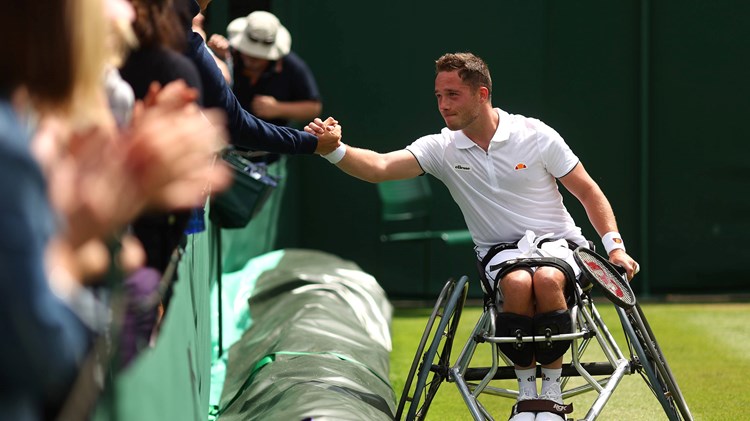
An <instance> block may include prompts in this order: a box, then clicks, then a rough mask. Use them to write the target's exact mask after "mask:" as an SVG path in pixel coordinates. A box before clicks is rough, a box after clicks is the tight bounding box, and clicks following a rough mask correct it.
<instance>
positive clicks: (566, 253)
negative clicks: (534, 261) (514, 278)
mask: <svg viewBox="0 0 750 421" xmlns="http://www.w3.org/2000/svg"><path fill="white" fill-rule="evenodd" d="M552 236H553V234H545V235H542V236H537V235H536V234H535V233H534V232H533V231H526V234H525V235H524V236H523V238H521V240H519V241H518V248H509V249H505V250H503V251H501V252H499V253H497V254H496V255H495V256H493V257H492V259H490V261H489V262H487V263H486V265H485V267H484V273H485V276H486V279H487V280H488V281H490V284H491V285H493V287H494V280H495V277H496V276H497V273H498V272H499V270H500V269H499V268H496V269H495V270H491V269H490V268H491V267H493V266H496V265H499V264H501V263H504V262H507V261H508V260H511V259H519V258H524V257H556V258H558V259H562V260H564V261H565V262H566V263H568V264H569V265H570V267H571V268H572V269H573V272H574V273H575V276H576V278H577V277H578V275H579V274H580V273H581V269H580V268H579V267H578V264H576V261H575V259H574V258H573V250H571V249H570V247H569V246H568V242H567V241H566V240H565V239H560V240H553V241H546V242H544V243H543V244H542V245H541V246H538V245H539V242H540V241H542V240H545V239H548V238H550V237H552ZM530 269H531V270H532V272H533V271H534V270H536V268H534V267H532V268H530ZM485 292H487V291H485Z"/></svg>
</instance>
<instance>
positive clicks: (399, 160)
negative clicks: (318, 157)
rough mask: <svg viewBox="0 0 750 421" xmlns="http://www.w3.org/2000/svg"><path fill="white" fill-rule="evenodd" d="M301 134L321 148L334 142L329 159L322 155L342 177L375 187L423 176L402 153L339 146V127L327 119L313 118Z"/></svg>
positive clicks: (412, 159)
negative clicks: (313, 137) (311, 136)
mask: <svg viewBox="0 0 750 421" xmlns="http://www.w3.org/2000/svg"><path fill="white" fill-rule="evenodd" d="M305 131H306V132H307V133H310V134H314V135H316V136H318V138H319V139H320V141H321V142H324V143H325V144H330V143H332V139H335V141H336V143H338V145H339V146H338V147H337V149H336V150H335V151H334V152H332V153H331V154H330V155H324V157H325V158H326V159H328V160H329V161H331V162H332V163H334V164H336V166H337V167H339V168H340V169H341V170H342V171H344V172H345V173H347V174H349V175H351V176H353V177H357V178H359V179H361V180H364V181H368V182H370V183H379V182H381V181H388V180H402V179H405V178H413V177H416V176H418V175H421V174H423V173H424V171H422V167H420V166H419V162H418V161H417V158H415V157H414V155H412V153H411V152H409V151H407V150H406V149H402V150H398V151H393V152H388V153H378V152H375V151H371V150H369V149H362V148H355V147H353V146H349V145H345V144H343V143H339V142H340V140H341V126H339V125H338V123H337V122H336V121H335V120H334V119H332V118H330V117H329V118H328V119H327V120H326V121H325V122H324V121H322V120H321V119H319V118H316V119H315V120H314V121H312V122H311V123H309V124H308V125H307V126H305Z"/></svg>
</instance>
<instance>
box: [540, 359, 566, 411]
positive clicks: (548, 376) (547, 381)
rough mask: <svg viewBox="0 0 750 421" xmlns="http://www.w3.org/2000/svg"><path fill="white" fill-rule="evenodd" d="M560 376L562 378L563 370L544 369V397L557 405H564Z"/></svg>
mask: <svg viewBox="0 0 750 421" xmlns="http://www.w3.org/2000/svg"><path fill="white" fill-rule="evenodd" d="M560 376H562V368H544V367H542V396H545V397H546V398H547V399H550V400H553V401H555V402H557V403H562V391H561V390H560Z"/></svg>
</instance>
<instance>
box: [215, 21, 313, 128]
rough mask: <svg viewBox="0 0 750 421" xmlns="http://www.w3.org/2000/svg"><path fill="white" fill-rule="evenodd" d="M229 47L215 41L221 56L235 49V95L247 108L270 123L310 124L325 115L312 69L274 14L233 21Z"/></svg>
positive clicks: (221, 41) (218, 40) (216, 36)
mask: <svg viewBox="0 0 750 421" xmlns="http://www.w3.org/2000/svg"><path fill="white" fill-rule="evenodd" d="M227 31H228V33H229V34H230V39H229V40H228V42H224V40H223V39H222V38H221V36H219V35H214V36H212V37H211V40H210V42H209V46H211V47H212V48H213V49H214V50H215V52H216V53H217V55H219V56H227V51H226V50H223V48H222V47H224V48H225V47H226V45H227V44H229V45H230V46H231V49H230V52H229V54H231V55H232V58H233V60H232V62H233V63H234V68H233V74H234V86H233V91H234V93H235V95H236V96H237V99H238V100H239V101H240V104H242V106H243V107H245V108H246V109H248V110H250V111H251V112H252V113H253V114H254V115H256V116H257V117H260V118H262V119H263V120H265V121H268V122H270V123H273V124H276V125H280V126H286V125H288V124H289V122H290V121H310V120H312V119H314V118H315V117H318V116H319V115H320V111H321V108H322V104H321V102H320V93H319V92H318V87H317V84H316V83H315V78H314V76H313V74H312V72H311V71H310V69H309V67H308V66H307V64H306V63H305V62H304V61H303V60H302V59H301V58H300V57H299V56H298V55H297V54H295V53H294V52H293V51H291V46H292V37H291V35H290V34H289V31H288V30H287V29H286V28H285V27H284V26H283V25H282V24H281V22H279V20H278V18H276V16H274V15H273V14H271V13H268V12H264V11H256V12H253V13H250V14H249V15H247V17H244V18H238V19H235V20H233V21H232V22H231V23H230V24H229V26H228V27H227Z"/></svg>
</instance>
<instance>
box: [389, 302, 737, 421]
mask: <svg viewBox="0 0 750 421" xmlns="http://www.w3.org/2000/svg"><path fill="white" fill-rule="evenodd" d="M597 302H598V303H599V305H598V307H597V308H598V310H599V311H600V313H601V314H602V317H603V318H604V320H605V322H606V324H607V326H608V327H609V329H610V331H611V333H612V334H613V335H614V336H615V338H616V340H617V342H618V344H620V346H621V348H622V349H623V352H627V351H626V349H625V346H624V343H625V342H624V339H623V338H624V336H623V332H622V329H621V327H620V323H619V319H618V318H617V315H616V313H615V312H614V309H613V307H612V306H611V305H610V304H609V303H608V302H606V301H603V299H602V298H600V299H599V300H598V301H597ZM642 307H643V311H644V313H645V314H646V317H647V319H648V321H649V323H650V324H651V327H652V329H653V331H654V334H655V335H656V338H657V340H658V341H659V344H660V345H661V347H662V351H663V352H664V354H665V356H666V358H667V361H668V363H669V365H670V367H671V368H672V371H673V373H674V375H675V377H676V378H677V381H678V383H679V386H680V388H681V389H682V392H683V394H684V396H685V399H686V400H687V403H688V406H689V407H690V409H691V412H692V413H693V416H694V417H695V419H696V420H706V421H712V420H716V421H725V420H741V419H750V415H748V412H747V408H748V407H750V393H749V391H750V380H749V378H748V373H750V353H748V352H747V351H746V350H747V349H748V347H750V324H749V323H748V320H750V304H748V303H736V304H735V303H722V304H652V303H647V304H643V306H642ZM430 311H431V309H397V310H396V312H395V314H394V317H393V322H392V335H393V352H392V354H391V373H390V380H391V383H392V385H393V388H394V390H395V391H396V396H397V398H398V397H400V395H401V391H402V389H403V385H404V381H405V379H406V376H407V374H408V371H409V367H410V366H411V363H412V360H413V358H414V352H415V349H416V346H417V344H418V342H419V338H420V337H421V335H422V332H423V330H424V326H425V324H426V322H427V318H428V317H429V313H430ZM480 314H481V309H480V308H476V307H467V308H465V309H464V313H463V316H462V317H461V323H460V325H459V332H458V335H457V339H456V343H455V344H454V345H455V346H454V351H453V358H454V357H455V355H457V354H458V352H459V351H460V347H461V346H462V345H463V344H464V343H465V341H466V340H467V338H468V337H469V334H470V332H471V329H472V328H473V327H474V324H475V323H476V321H477V320H478V318H479V315H480ZM591 351H593V348H592V349H591V350H590V351H589V352H591ZM477 352H478V354H479V353H481V354H482V355H481V356H482V357H484V355H485V354H486V355H487V356H489V352H490V349H489V348H488V347H486V346H485V348H480V350H478V351H477ZM591 355H592V358H595V357H594V354H591ZM568 356H569V354H568ZM476 358H480V356H478V357H476ZM488 360H489V358H486V359H485V361H482V360H481V359H479V360H477V362H476V364H477V365H480V366H481V365H484V364H486V363H487V361H488ZM568 360H569V358H567V359H566V361H568ZM504 382H507V381H498V382H496V383H497V384H498V385H501V386H502V385H503V384H505V385H506V387H514V384H513V383H515V382H513V383H504ZM480 399H481V401H482V403H483V404H484V405H485V406H486V407H487V408H488V409H489V410H490V413H491V414H492V415H493V417H495V419H497V420H505V419H507V417H508V414H509V413H510V408H511V406H512V404H513V402H512V401H511V400H510V399H506V398H499V397H495V396H486V397H483V398H480ZM593 399H594V395H593V393H587V394H585V395H582V396H577V397H575V398H573V399H572V402H573V403H574V406H575V408H576V410H575V412H574V414H573V416H574V417H575V418H581V417H583V416H584V415H585V413H586V411H587V410H588V408H589V407H590V405H591V402H593ZM428 419H432V420H439V421H450V420H467V419H471V416H470V414H469V412H468V410H467V409H466V407H465V404H464V403H463V400H462V399H461V396H460V395H459V393H458V391H457V389H456V387H455V385H454V384H452V383H447V384H446V383H444V384H443V385H442V386H441V388H440V390H439V391H438V395H437V397H436V399H435V402H433V404H432V406H431V408H430V411H429V416H428ZM598 419H599V420H605V421H606V420H617V421H619V420H629V421H630V420H635V421H638V420H643V421H654V420H666V419H667V418H666V416H665V415H664V412H663V411H662V410H661V407H660V406H659V404H658V402H657V400H656V398H655V397H654V396H653V394H652V393H651V391H650V389H649V388H648V387H647V386H646V383H645V382H644V381H643V379H642V378H641V377H640V376H639V375H637V374H635V375H628V376H625V378H624V379H623V380H622V382H621V383H620V385H619V386H618V387H617V389H616V390H615V393H614V395H613V397H612V398H611V399H610V401H609V402H608V403H607V406H606V407H605V409H604V411H603V412H602V414H601V415H600V417H599V418H598Z"/></svg>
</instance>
